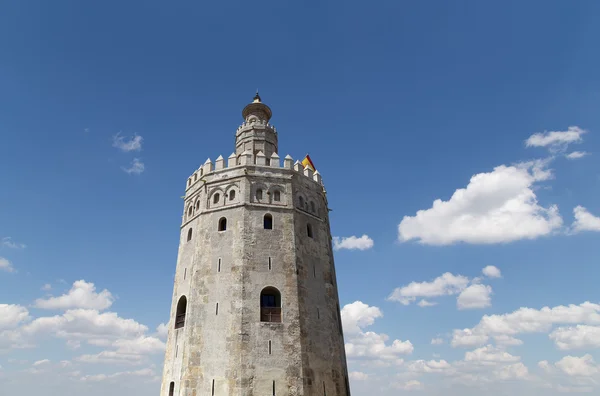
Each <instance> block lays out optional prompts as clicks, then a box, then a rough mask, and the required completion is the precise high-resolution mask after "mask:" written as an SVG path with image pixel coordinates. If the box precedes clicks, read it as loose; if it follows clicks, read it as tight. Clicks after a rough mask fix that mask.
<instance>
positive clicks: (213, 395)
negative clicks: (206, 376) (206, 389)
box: [212, 379, 215, 396]
mask: <svg viewBox="0 0 600 396" xmlns="http://www.w3.org/2000/svg"><path fill="white" fill-rule="evenodd" d="M212 396H215V380H214V379H213V380H212Z"/></svg>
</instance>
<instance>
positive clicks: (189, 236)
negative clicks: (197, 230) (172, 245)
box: [187, 228, 192, 242]
mask: <svg viewBox="0 0 600 396" xmlns="http://www.w3.org/2000/svg"><path fill="white" fill-rule="evenodd" d="M191 240H192V229H191V228H190V229H189V230H188V235H187V241H188V242H189V241H191Z"/></svg>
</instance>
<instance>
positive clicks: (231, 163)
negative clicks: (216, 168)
mask: <svg viewBox="0 0 600 396" xmlns="http://www.w3.org/2000/svg"><path fill="white" fill-rule="evenodd" d="M236 165H237V155H235V153H231V155H230V156H229V158H227V167H228V168H233V167H234V166H236Z"/></svg>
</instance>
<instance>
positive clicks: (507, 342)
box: [494, 334, 523, 346]
mask: <svg viewBox="0 0 600 396" xmlns="http://www.w3.org/2000/svg"><path fill="white" fill-rule="evenodd" d="M494 341H495V342H496V345H502V346H518V345H523V341H521V340H519V339H518V338H515V337H511V336H507V335H506V334H500V335H495V336H494Z"/></svg>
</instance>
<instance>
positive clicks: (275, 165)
mask: <svg viewBox="0 0 600 396" xmlns="http://www.w3.org/2000/svg"><path fill="white" fill-rule="evenodd" d="M269 165H270V166H272V167H273V168H279V167H280V165H279V156H278V155H277V153H273V154H271V161H270V163H269Z"/></svg>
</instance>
